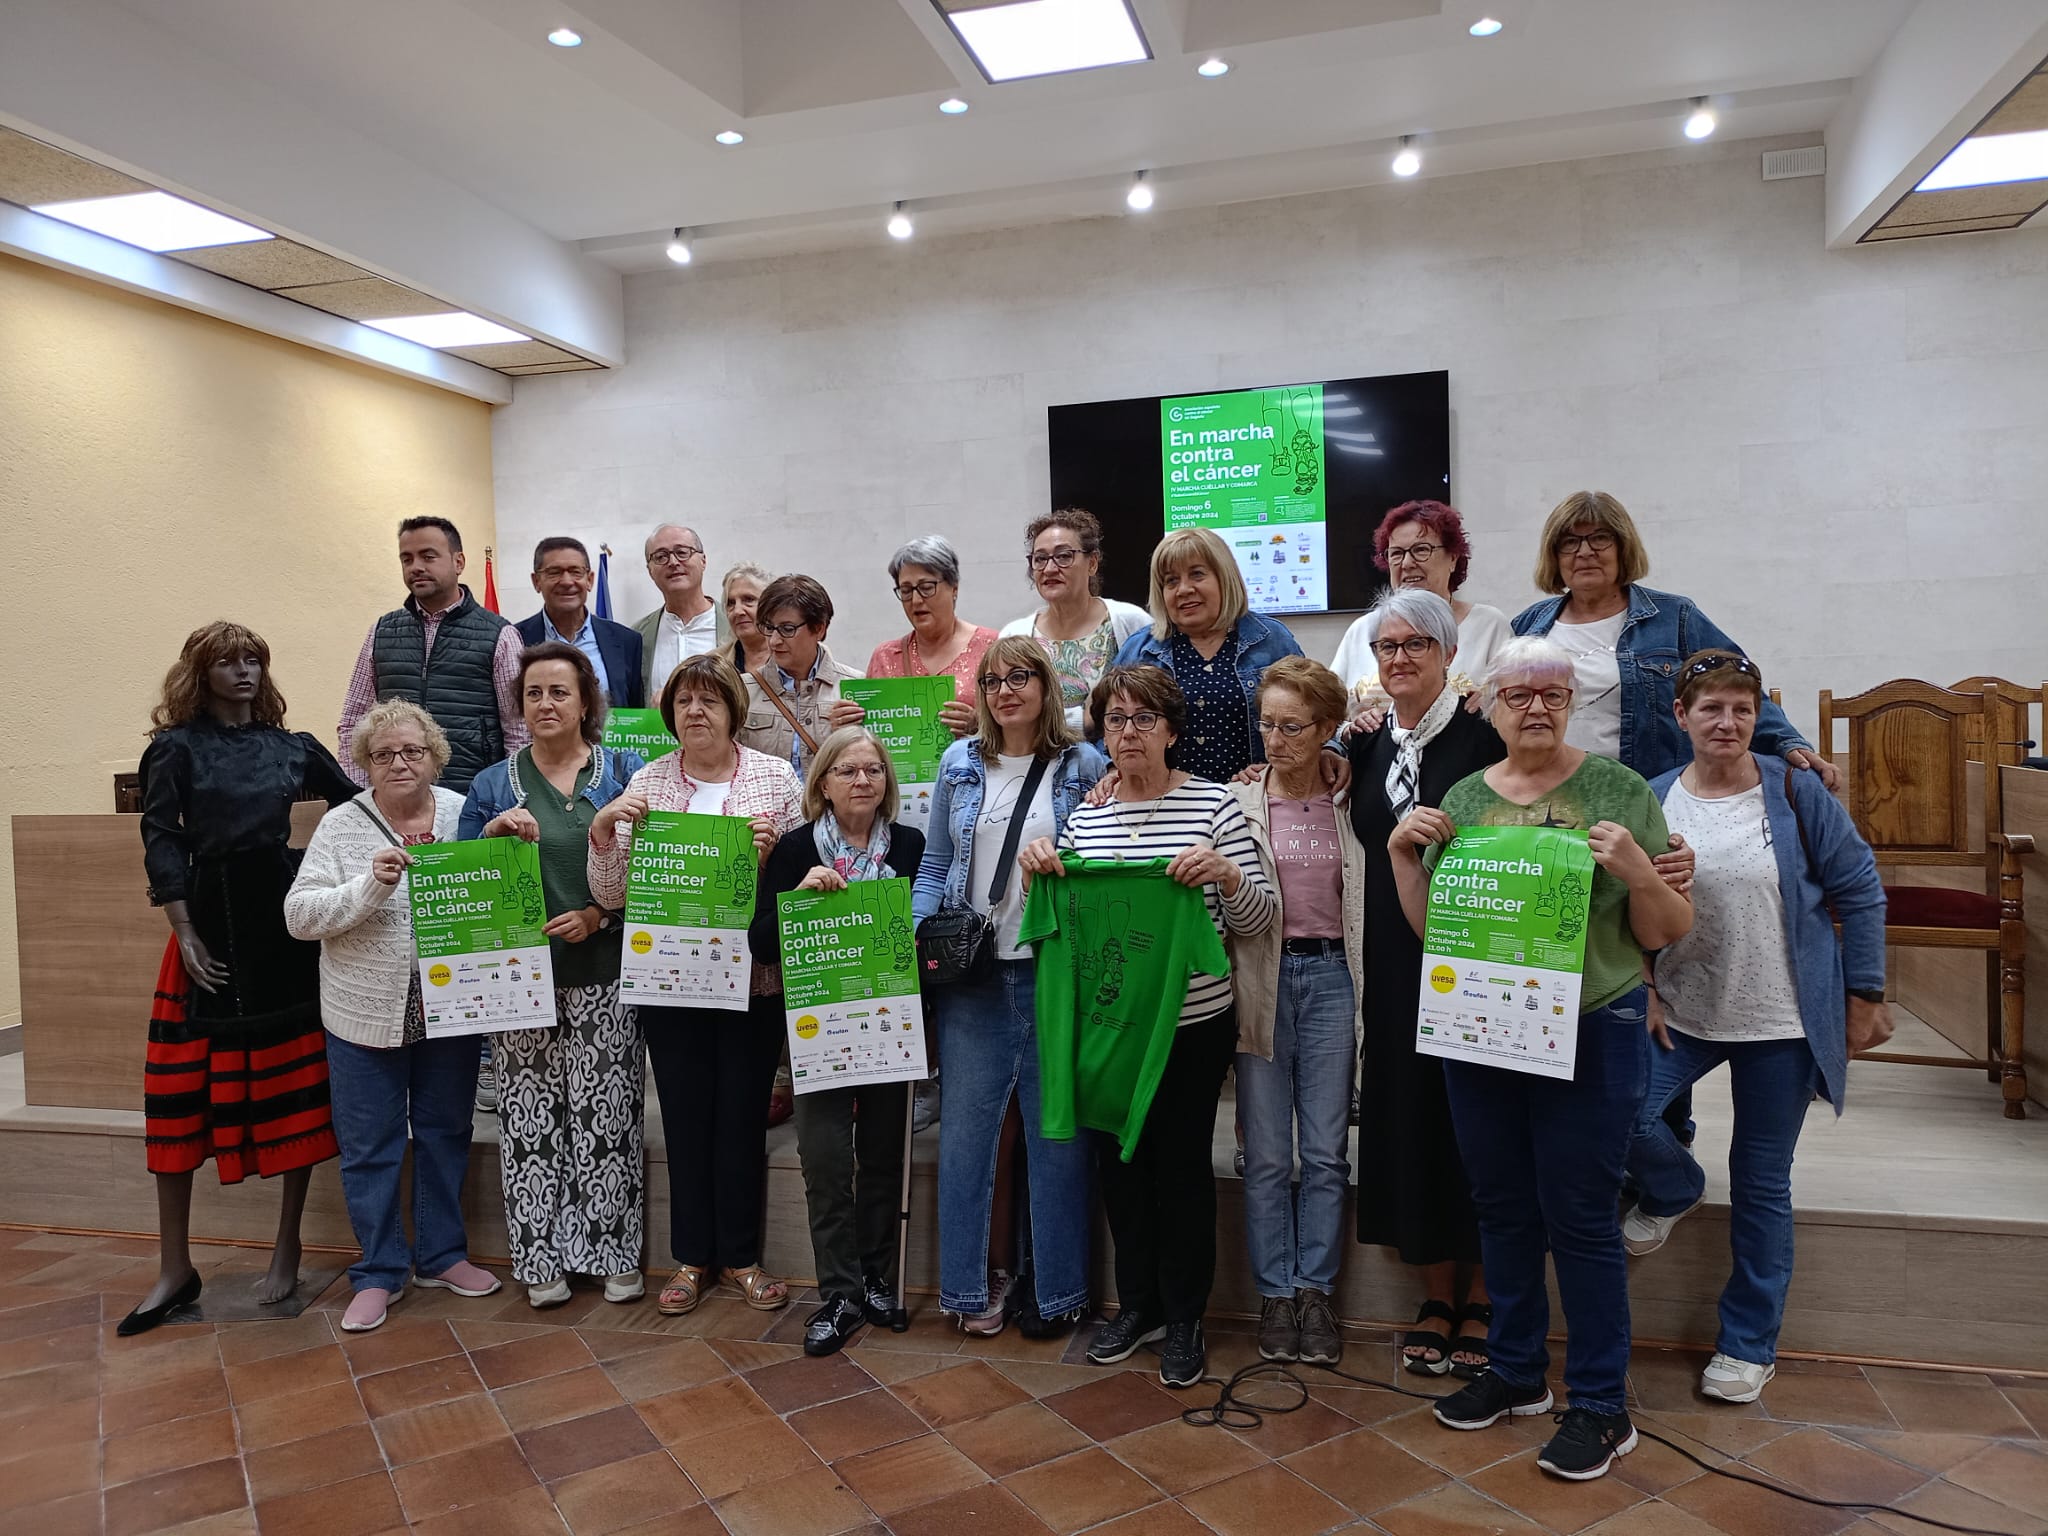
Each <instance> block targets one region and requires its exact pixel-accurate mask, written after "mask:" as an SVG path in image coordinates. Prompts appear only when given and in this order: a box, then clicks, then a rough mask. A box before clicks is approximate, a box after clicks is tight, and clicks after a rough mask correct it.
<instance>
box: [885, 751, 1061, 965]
mask: <svg viewBox="0 0 2048 1536" xmlns="http://www.w3.org/2000/svg"><path fill="white" fill-rule="evenodd" d="M1045 765H1046V760H1045V759H1044V758H1042V757H1034V758H1033V759H1032V761H1031V771H1030V772H1029V773H1027V774H1025V775H1024V788H1023V790H1022V791H1021V792H1020V793H1019V794H1018V796H1017V809H1016V811H1015V813H1014V814H1012V815H1011V817H1010V825H1009V828H1008V829H1007V830H1006V831H1005V832H1004V834H1003V853H1002V857H1001V858H999V859H997V860H996V872H995V878H994V879H993V880H991V881H990V882H989V887H988V904H989V907H990V909H991V910H993V909H994V907H995V905H996V903H998V902H1000V901H1001V900H1002V899H1003V888H1004V887H1005V886H1007V885H1008V884H1009V883H1010V866H1011V865H1013V864H1014V863H1016V861H1017V844H1018V842H1019V841H1020V840H1022V838H1023V836H1024V818H1025V817H1026V816H1028V815H1029V814H1030V812H1031V802H1032V800H1033V799H1034V798H1035V797H1036V796H1037V794H1038V786H1039V783H1040V782H1041V781H1042V780H1043V779H1044V778H1045ZM984 784H985V781H984ZM917 968H918V975H919V976H920V977H921V978H922V979H923V982H924V984H925V985H926V986H927V987H945V986H957V985H958V984H960V983H961V982H978V981H987V980H988V979H989V977H990V976H992V975H994V974H995V968H996V925H995V920H994V918H993V917H991V916H990V915H989V913H987V912H977V911H975V910H974V908H972V907H943V908H941V909H940V910H939V911H937V912H934V913H933V914H932V915H931V916H930V917H928V918H926V919H925V920H924V921H923V922H921V923H919V924H918V925H917Z"/></svg>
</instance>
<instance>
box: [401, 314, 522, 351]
mask: <svg viewBox="0 0 2048 1536" xmlns="http://www.w3.org/2000/svg"><path fill="white" fill-rule="evenodd" d="M363 324H365V325H368V326H373V327H375V328H376V329H377V330H380V331H388V332H389V333H390V334H391V335H393V336H402V337H404V338H405V339H406V340H407V341H416V342H418V343H419V344H420V345H421V346H423V347H488V346H493V345H495V344H496V343H498V342H501V341H531V340H533V338H532V337H531V336H528V335H526V334H525V333H524V332H523V331H515V330H512V329H510V328H508V327H506V326H502V325H500V324H498V322H497V321H495V320H486V319H485V318H484V317H483V316H482V315H472V314H471V313H470V312H469V311H468V310H466V309H456V310H450V311H448V312H447V313H445V314H439V315H393V316H392V317H391V318H390V319H388V320H365V321H364V322H363Z"/></svg>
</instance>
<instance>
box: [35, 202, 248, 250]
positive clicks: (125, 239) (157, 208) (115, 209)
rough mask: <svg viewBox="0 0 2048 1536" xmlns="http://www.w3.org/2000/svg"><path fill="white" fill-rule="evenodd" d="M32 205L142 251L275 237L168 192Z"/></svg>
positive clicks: (183, 248) (53, 215)
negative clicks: (135, 246) (139, 247)
mask: <svg viewBox="0 0 2048 1536" xmlns="http://www.w3.org/2000/svg"><path fill="white" fill-rule="evenodd" d="M35 211H36V212H37V213H42V214H47V215H49V216H50V217H51V218H53V219H62V220H63V221H64V222H65V223H66V224H76V225H77V226H78V227H79V228H80V229H90V230H93V231H95V232H97V233H99V234H102V235H106V236H108V237H109V238H111V239H114V240H119V241H121V242H122V243H123V244H124V245H139V246H141V247H142V248H143V249H144V250H145V251H193V250H198V249H200V248H201V247H202V246H209V245H247V244H248V243H249V242H250V241H252V240H275V239H276V238H277V236H275V235H273V234H272V233H271V232H270V231H269V230H267V229H258V228H257V227H256V226H255V225H254V224H244V223H243V222H242V221H241V220H240V219H231V218H229V217H228V216H227V215H226V214H224V213H215V212H214V211H213V210H212V209H211V208H202V207H200V206H199V205H198V204H197V203H188V202H186V201H185V199H184V198H182V197H173V196H171V194H170V193H168V192H126V193H123V194H122V195H121V196H119V197H87V198H80V199H78V200H76V201H72V202H62V203H38V204H37V205H36V210H35Z"/></svg>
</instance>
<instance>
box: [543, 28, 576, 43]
mask: <svg viewBox="0 0 2048 1536" xmlns="http://www.w3.org/2000/svg"><path fill="white" fill-rule="evenodd" d="M548 41H549V42H551V43H553V44H554V45H555V46H556V47H557V48H581V47H582V46H583V34H582V33H581V32H578V31H577V30H576V29H575V28H574V27H557V28H555V30H554V31H552V32H550V33H549V34H548Z"/></svg>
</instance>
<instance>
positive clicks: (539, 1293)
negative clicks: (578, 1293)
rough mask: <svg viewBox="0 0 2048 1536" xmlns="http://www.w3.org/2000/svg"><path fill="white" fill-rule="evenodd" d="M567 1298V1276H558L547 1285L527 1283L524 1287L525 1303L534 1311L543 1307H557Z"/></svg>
mask: <svg viewBox="0 0 2048 1536" xmlns="http://www.w3.org/2000/svg"><path fill="white" fill-rule="evenodd" d="M568 1299H569V1277H568V1276H567V1275H561V1276H558V1277H557V1278H556V1279H555V1280H553V1281H552V1282H550V1283H549V1284H547V1285H529V1286H528V1287H527V1288H526V1304H527V1305H528V1306H529V1307H532V1308H533V1309H534V1310H535V1311H539V1310H540V1309H541V1308H543V1307H559V1306H560V1305H561V1304H562V1303H563V1302H565V1301H567V1300H568Z"/></svg>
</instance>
